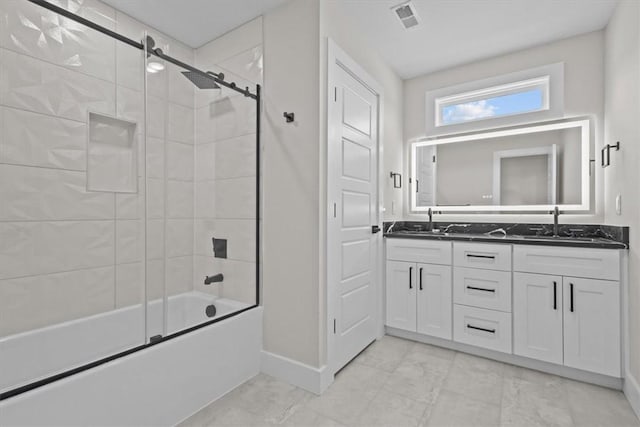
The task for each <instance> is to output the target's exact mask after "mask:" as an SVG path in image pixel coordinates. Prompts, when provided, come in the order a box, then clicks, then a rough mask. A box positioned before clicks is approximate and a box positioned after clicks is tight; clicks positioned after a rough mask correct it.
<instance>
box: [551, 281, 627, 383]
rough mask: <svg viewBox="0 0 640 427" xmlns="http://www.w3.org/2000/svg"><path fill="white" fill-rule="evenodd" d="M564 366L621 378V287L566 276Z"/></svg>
mask: <svg viewBox="0 0 640 427" xmlns="http://www.w3.org/2000/svg"><path fill="white" fill-rule="evenodd" d="M563 291H564V364H565V365H567V366H570V367H572V368H577V369H584V370H586V371H592V372H598V373H600V374H604V375H611V376H614V377H620V284H619V283H618V282H612V281H607V280H595V279H578V278H574V277H565V278H564V279H563Z"/></svg>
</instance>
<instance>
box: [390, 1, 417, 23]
mask: <svg viewBox="0 0 640 427" xmlns="http://www.w3.org/2000/svg"><path fill="white" fill-rule="evenodd" d="M392 9H393V11H394V12H395V13H396V16H397V17H398V19H400V22H401V23H402V26H403V27H404V28H406V29H409V28H412V27H415V26H416V25H418V24H419V23H420V21H419V20H418V15H417V14H416V7H415V6H414V5H413V4H412V3H411V2H406V3H402V4H400V5H398V6H394V7H392Z"/></svg>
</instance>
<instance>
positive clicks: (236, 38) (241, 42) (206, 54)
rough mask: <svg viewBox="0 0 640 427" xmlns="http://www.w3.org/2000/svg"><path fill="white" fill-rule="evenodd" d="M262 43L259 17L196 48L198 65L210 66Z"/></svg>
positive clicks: (201, 66)
mask: <svg viewBox="0 0 640 427" xmlns="http://www.w3.org/2000/svg"><path fill="white" fill-rule="evenodd" d="M261 43H262V17H258V18H256V19H254V20H252V21H249V22H247V23H246V24H244V25H241V26H240V27H238V28H236V29H234V30H233V31H229V32H228V33H226V34H224V35H222V36H221V37H218V38H217V39H215V40H212V41H210V42H209V43H207V44H205V45H204V46H202V47H199V48H198V49H196V52H195V53H196V66H198V67H200V68H210V67H211V66H213V65H214V64H218V63H220V62H223V61H224V60H226V59H228V58H231V57H233V56H235V55H237V54H238V53H239V52H243V51H245V50H247V49H249V48H251V47H253V46H257V45H259V44H261ZM212 71H215V70H212Z"/></svg>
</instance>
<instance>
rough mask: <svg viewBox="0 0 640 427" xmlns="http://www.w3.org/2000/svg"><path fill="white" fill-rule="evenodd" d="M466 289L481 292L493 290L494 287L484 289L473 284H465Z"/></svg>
mask: <svg viewBox="0 0 640 427" xmlns="http://www.w3.org/2000/svg"><path fill="white" fill-rule="evenodd" d="M467 289H471V290H473V291H482V292H495V291H496V290H495V289H486V288H476V287H475V286H467Z"/></svg>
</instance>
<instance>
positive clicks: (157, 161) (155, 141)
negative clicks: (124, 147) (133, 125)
mask: <svg viewBox="0 0 640 427" xmlns="http://www.w3.org/2000/svg"><path fill="white" fill-rule="evenodd" d="M140 157H141V158H142V159H143V161H144V156H143V155H141V156H140ZM146 159H147V160H146V161H147V177H149V178H158V179H162V178H164V140H162V139H160V138H154V137H151V136H149V137H147V157H146ZM139 170H144V169H143V168H140V169H139Z"/></svg>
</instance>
